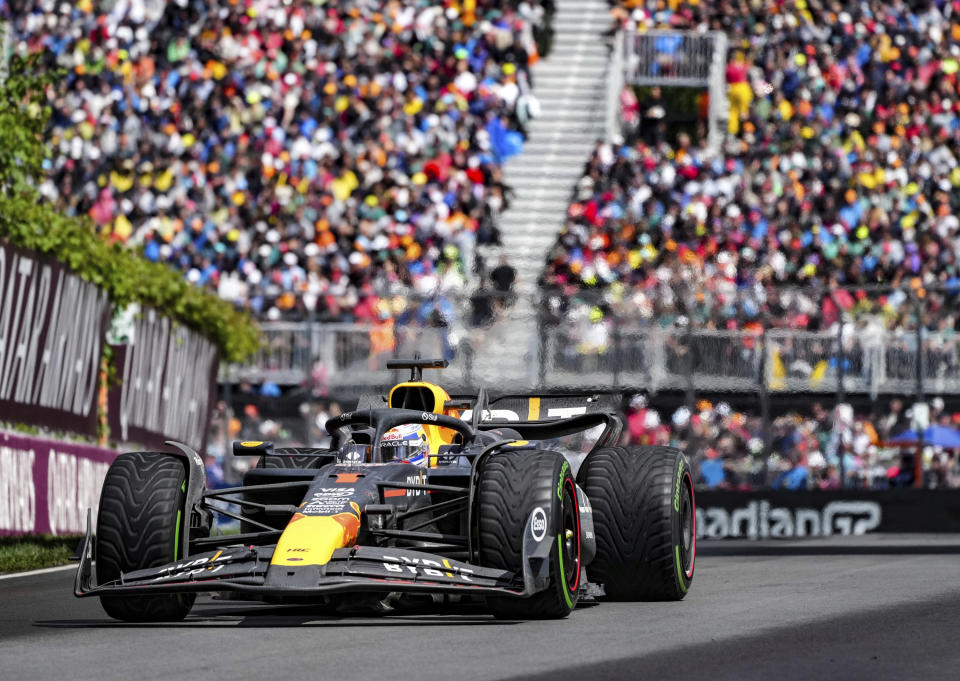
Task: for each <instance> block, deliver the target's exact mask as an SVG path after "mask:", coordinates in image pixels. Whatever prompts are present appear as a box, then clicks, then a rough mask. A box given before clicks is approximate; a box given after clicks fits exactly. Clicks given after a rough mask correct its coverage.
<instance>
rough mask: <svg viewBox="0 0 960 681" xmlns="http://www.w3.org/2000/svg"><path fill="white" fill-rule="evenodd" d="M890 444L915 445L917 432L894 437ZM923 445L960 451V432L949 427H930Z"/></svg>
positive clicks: (910, 431)
mask: <svg viewBox="0 0 960 681" xmlns="http://www.w3.org/2000/svg"><path fill="white" fill-rule="evenodd" d="M888 444H891V445H911V444H913V445H915V444H917V431H915V430H905V431H903V432H902V433H900V434H899V435H897V436H896V437H894V438H893V439H892V440H891V441H890V442H889V443H888ZM923 444H925V445H930V446H933V447H943V448H944V449H960V431H958V430H955V429H953V428H949V427H947V426H930V427H929V428H927V429H926V430H924V431H923Z"/></svg>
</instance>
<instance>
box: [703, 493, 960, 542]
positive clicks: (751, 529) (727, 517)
mask: <svg viewBox="0 0 960 681" xmlns="http://www.w3.org/2000/svg"><path fill="white" fill-rule="evenodd" d="M696 504H697V537H698V538H701V539H724V538H741V539H778V538H783V539H793V538H798V537H826V536H829V535H838V534H841V535H842V534H846V535H861V534H866V533H868V532H960V489H933V490H917V489H895V490H824V491H816V490H811V491H785V490H769V491H754V492H728V491H719V490H718V491H710V490H707V491H702V492H697V495H696Z"/></svg>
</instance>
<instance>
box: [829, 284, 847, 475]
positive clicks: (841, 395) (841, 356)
mask: <svg viewBox="0 0 960 681" xmlns="http://www.w3.org/2000/svg"><path fill="white" fill-rule="evenodd" d="M830 299H831V300H833V304H834V305H835V306H836V308H837V404H836V406H837V407H839V406H840V405H841V404H843V402H844V401H845V400H846V399H847V393H846V390H845V388H846V386H845V385H844V383H845V381H844V373H845V367H844V364H845V363H846V353H845V352H844V349H843V312H842V309H841V308H840V306H839V305H837V301H836V299H835V298H834V297H833V293H831V294H830ZM834 412H836V407H835V408H834ZM834 428H836V425H834ZM840 486H841V487H846V486H847V462H846V457H845V456H844V451H843V447H842V443H841V448H840Z"/></svg>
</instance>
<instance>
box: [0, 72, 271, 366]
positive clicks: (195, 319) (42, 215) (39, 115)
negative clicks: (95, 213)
mask: <svg viewBox="0 0 960 681" xmlns="http://www.w3.org/2000/svg"><path fill="white" fill-rule="evenodd" d="M36 72H37V71H36V69H33V60H32V59H28V60H22V59H19V58H16V57H14V59H13V60H12V61H11V66H10V77H9V79H8V80H7V82H6V83H5V84H4V85H3V86H2V87H0V187H2V189H3V191H2V192H0V239H6V240H9V242H10V243H12V244H14V245H16V246H20V247H21V248H25V249H28V250H31V251H35V252H37V253H42V254H45V255H49V256H52V257H53V258H55V259H57V260H59V261H60V262H63V263H65V264H66V265H67V266H69V267H70V269H71V270H73V271H74V272H75V273H77V275H79V276H80V277H82V278H83V279H86V280H87V281H90V282H92V283H94V284H96V285H97V286H100V287H101V288H103V289H104V290H105V291H106V292H107V294H108V295H109V297H110V300H111V302H112V303H113V304H114V306H116V308H117V309H123V308H124V307H126V306H127V305H128V304H130V303H134V302H136V303H139V304H141V305H144V306H148V307H152V308H154V309H156V310H158V311H160V312H162V313H164V314H166V315H168V316H170V317H171V318H173V319H176V320H177V321H179V322H181V323H183V324H184V325H186V326H188V327H190V328H192V329H195V330H197V331H199V332H200V333H202V334H204V335H205V336H207V337H208V338H210V339H211V340H212V341H213V342H214V343H216V344H217V346H218V347H219V349H220V354H221V358H222V359H223V360H224V361H228V362H238V361H241V360H243V359H245V358H246V357H248V356H250V355H251V354H253V353H254V352H255V351H256V350H257V348H258V346H259V333H258V331H257V327H256V325H255V323H254V321H253V320H252V319H251V318H250V316H249V315H248V314H247V313H245V312H241V311H239V310H237V309H236V308H234V306H233V305H231V304H230V303H228V302H226V301H224V300H221V299H220V298H218V297H217V296H215V295H213V294H211V293H209V292H208V291H204V290H203V289H201V288H198V287H196V286H192V285H190V284H189V283H187V282H186V281H184V279H183V278H182V277H181V276H180V275H179V274H177V273H176V272H174V271H173V270H171V269H170V268H168V267H167V266H165V265H163V264H160V263H152V262H150V261H148V260H145V259H144V258H141V257H139V256H138V255H136V254H134V253H133V252H131V251H129V250H126V249H125V248H123V247H122V246H120V245H118V244H116V243H114V244H108V243H107V242H105V241H104V240H103V239H101V238H100V237H99V236H98V235H97V233H96V229H95V226H94V224H93V222H91V221H90V220H89V219H87V218H73V217H68V216H66V215H63V214H61V213H59V212H58V211H57V210H56V209H55V208H54V207H53V206H51V205H50V204H49V203H46V202H44V201H43V200H42V199H41V198H40V196H39V194H38V193H37V191H36V189H35V188H34V183H35V182H36V181H37V180H38V179H39V177H40V173H41V172H42V168H41V163H42V162H43V158H44V154H45V153H46V145H45V144H44V141H43V138H42V132H43V130H44V129H45V126H46V121H47V119H48V117H49V113H50V112H49V109H48V108H46V107H45V102H46V99H45V95H44V94H43V91H44V88H45V87H46V86H47V85H48V84H49V82H50V81H51V80H52V79H53V78H54V77H55V74H53V75H43V76H39V75H34V74H35V73H36Z"/></svg>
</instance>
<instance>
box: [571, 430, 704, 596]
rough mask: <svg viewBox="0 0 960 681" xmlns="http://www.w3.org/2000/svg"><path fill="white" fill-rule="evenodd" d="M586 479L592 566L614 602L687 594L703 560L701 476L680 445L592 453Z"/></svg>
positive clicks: (583, 473) (582, 476) (593, 577)
mask: <svg viewBox="0 0 960 681" xmlns="http://www.w3.org/2000/svg"><path fill="white" fill-rule="evenodd" d="M578 482H579V483H580V486H581V487H583V490H584V492H586V495H587V498H588V499H590V503H591V505H592V506H593V522H594V530H595V533H596V537H597V555H596V558H594V560H593V562H592V563H591V564H590V565H589V566H588V567H587V576H588V578H589V580H590V581H591V582H594V583H599V584H602V585H603V588H604V591H605V593H606V598H607V599H608V600H615V601H674V600H680V599H682V598H683V597H684V596H686V594H687V591H688V590H689V588H690V583H691V580H692V579H693V567H694V562H695V559H696V512H695V507H694V499H693V479H692V477H691V475H690V464H689V462H688V461H687V459H686V457H685V456H684V455H683V454H682V453H681V452H680V451H679V450H677V449H674V448H673V447H609V448H603V449H598V450H597V451H596V452H593V453H591V454H590V455H589V456H588V457H587V459H586V460H585V461H584V462H583V465H582V466H581V467H580V472H579V475H578Z"/></svg>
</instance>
